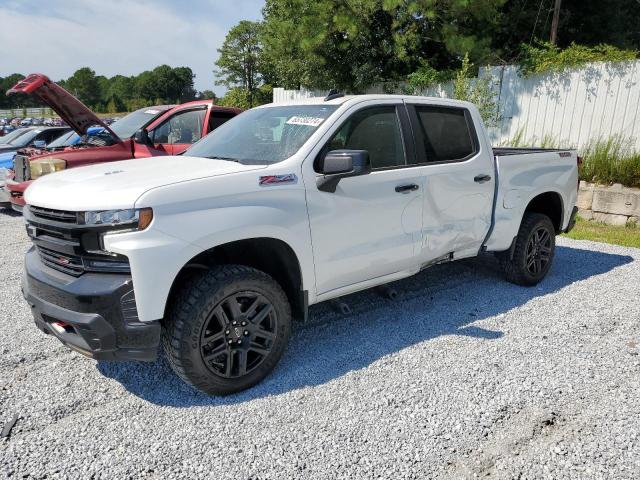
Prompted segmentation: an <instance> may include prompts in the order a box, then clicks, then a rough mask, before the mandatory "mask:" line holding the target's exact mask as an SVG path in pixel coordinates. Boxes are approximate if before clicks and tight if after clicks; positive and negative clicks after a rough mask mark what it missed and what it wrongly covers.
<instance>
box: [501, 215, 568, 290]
mask: <svg viewBox="0 0 640 480" xmlns="http://www.w3.org/2000/svg"><path fill="white" fill-rule="evenodd" d="M555 248H556V232H555V228H554V226H553V223H552V222H551V220H550V219H549V217H547V216H546V215H543V214H541V213H525V215H524V218H523V219H522V224H521V225H520V230H519V231H518V236H517V237H516V244H515V248H514V250H513V257H512V258H509V256H508V254H506V253H503V254H502V255H501V263H502V267H503V269H504V272H505V276H506V277H507V280H508V281H510V282H512V283H515V284H517V285H523V286H533V285H536V284H538V283H539V282H540V281H541V280H542V279H543V278H544V277H545V276H546V275H547V273H548V272H549V268H551V262H552V261H553V256H554V253H555Z"/></svg>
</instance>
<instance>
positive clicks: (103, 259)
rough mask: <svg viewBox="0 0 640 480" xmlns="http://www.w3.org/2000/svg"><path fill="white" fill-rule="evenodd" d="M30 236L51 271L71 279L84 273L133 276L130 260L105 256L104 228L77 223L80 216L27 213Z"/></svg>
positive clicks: (47, 210)
mask: <svg viewBox="0 0 640 480" xmlns="http://www.w3.org/2000/svg"><path fill="white" fill-rule="evenodd" d="M24 216H25V220H26V221H27V225H26V228H27V234H28V235H29V237H30V238H31V241H32V242H33V243H34V244H35V246H36V247H37V249H38V254H39V256H40V260H41V261H42V263H43V264H44V265H46V266H47V267H49V268H52V269H55V270H58V271H60V272H64V273H66V274H68V275H73V276H76V277H77V276H80V275H82V274H83V273H85V272H103V273H130V272H131V268H130V266H129V259H128V258H127V257H126V256H123V255H117V254H107V253H106V252H104V253H103V252H102V249H103V247H102V241H101V236H102V234H103V232H104V231H105V230H104V229H102V228H96V227H92V226H87V225H82V224H78V223H77V221H76V220H77V213H76V212H71V211H66V210H54V209H50V208H42V207H35V206H33V205H29V206H28V207H27V208H25V210H24Z"/></svg>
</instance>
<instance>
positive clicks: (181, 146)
mask: <svg viewBox="0 0 640 480" xmlns="http://www.w3.org/2000/svg"><path fill="white" fill-rule="evenodd" d="M206 113H207V109H206V107H203V108H199V109H192V110H183V111H179V112H177V113H175V114H174V115H172V116H171V117H169V118H168V119H166V120H165V121H164V122H162V123H161V124H160V125H158V126H157V127H155V128H154V129H153V130H152V131H151V132H150V133H149V140H150V141H151V142H152V143H153V148H154V149H155V150H157V151H158V152H160V153H159V155H178V154H180V153H182V152H184V151H185V150H186V149H187V148H189V147H190V146H191V145H192V144H193V143H195V142H197V141H198V140H200V138H202V132H203V129H204V118H205V115H206Z"/></svg>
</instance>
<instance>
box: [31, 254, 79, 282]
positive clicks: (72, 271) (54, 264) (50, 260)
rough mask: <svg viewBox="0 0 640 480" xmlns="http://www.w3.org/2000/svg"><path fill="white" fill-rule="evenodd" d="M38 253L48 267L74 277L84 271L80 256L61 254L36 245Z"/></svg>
mask: <svg viewBox="0 0 640 480" xmlns="http://www.w3.org/2000/svg"><path fill="white" fill-rule="evenodd" d="M38 253H39V254H40V260H42V263H44V264H45V265H46V266H48V267H51V268H53V269H55V270H59V271H61V272H64V273H67V274H69V275H73V276H74V277H77V276H79V275H82V274H83V273H84V263H83V261H82V257H78V256H76V255H65V254H61V253H58V252H54V251H53V250H49V249H48V248H43V247H38Z"/></svg>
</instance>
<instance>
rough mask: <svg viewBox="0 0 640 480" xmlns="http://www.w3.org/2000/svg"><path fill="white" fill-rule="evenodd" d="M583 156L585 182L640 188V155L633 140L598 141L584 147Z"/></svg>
mask: <svg viewBox="0 0 640 480" xmlns="http://www.w3.org/2000/svg"><path fill="white" fill-rule="evenodd" d="M581 156H582V158H583V159H582V167H581V168H580V178H581V179H582V180H586V181H589V182H596V183H604V184H607V183H621V184H623V185H626V186H628V187H640V152H639V151H638V150H636V149H635V148H634V143H633V142H632V140H631V139H625V138H624V137H622V136H619V135H616V136H613V137H611V138H608V139H606V140H605V139H598V140H596V141H593V142H591V143H589V144H588V145H587V146H586V147H584V148H583V149H582V151H581Z"/></svg>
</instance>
